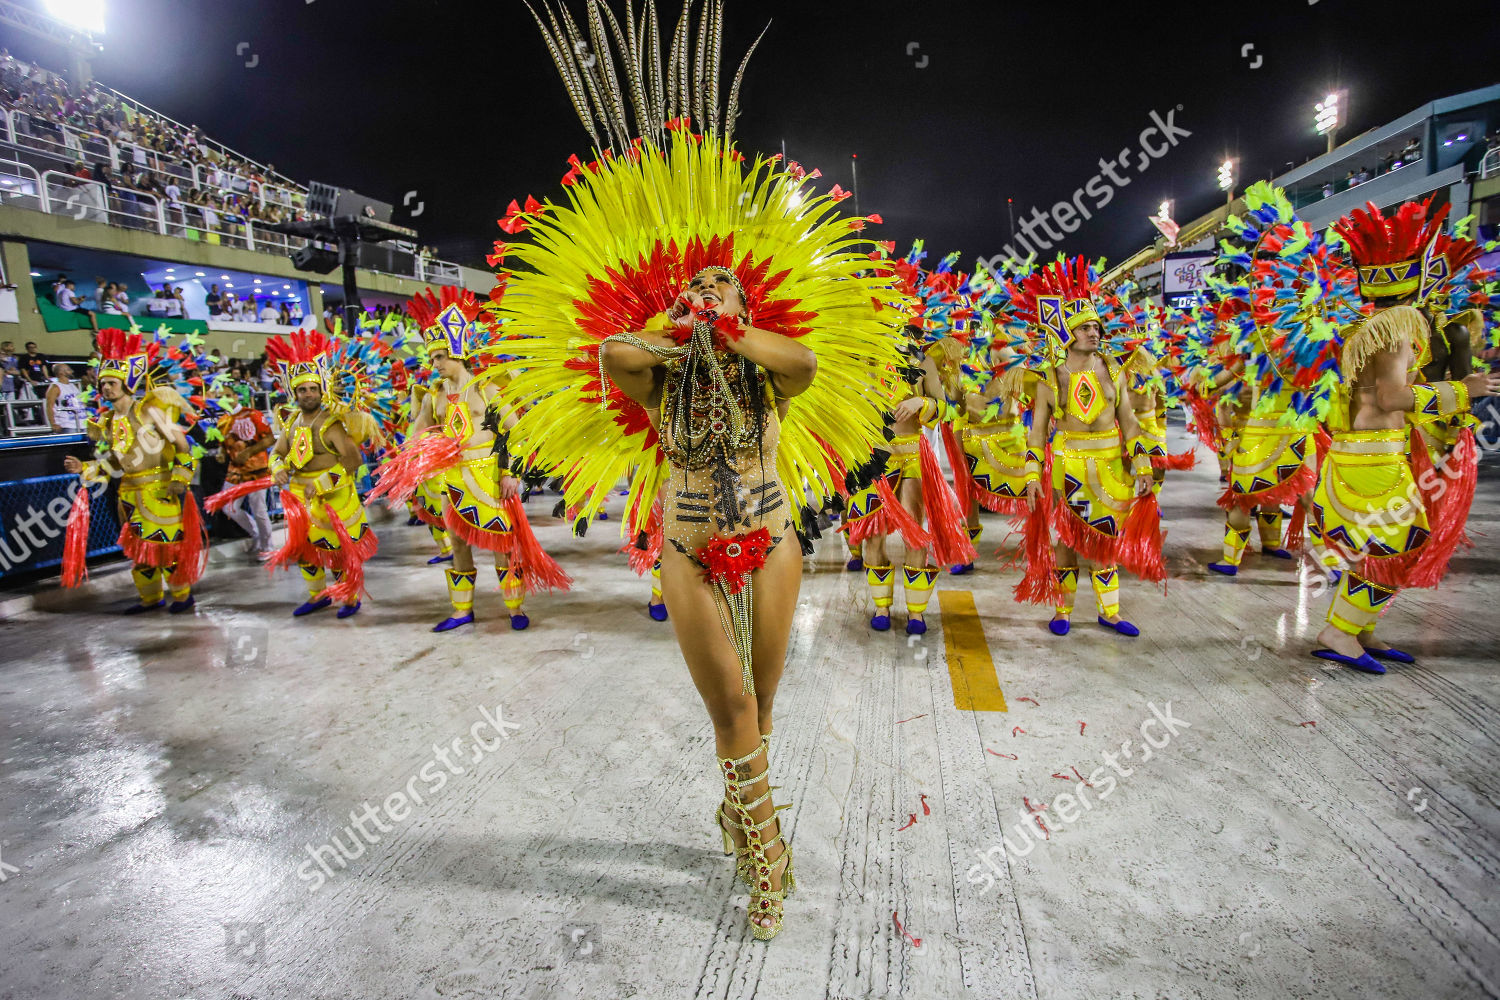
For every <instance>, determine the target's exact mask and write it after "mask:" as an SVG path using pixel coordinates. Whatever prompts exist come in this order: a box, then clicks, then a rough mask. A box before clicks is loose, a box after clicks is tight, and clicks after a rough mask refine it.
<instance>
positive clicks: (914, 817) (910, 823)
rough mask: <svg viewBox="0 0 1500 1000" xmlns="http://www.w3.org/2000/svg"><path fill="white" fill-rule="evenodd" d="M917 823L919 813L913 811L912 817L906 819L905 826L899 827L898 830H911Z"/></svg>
mask: <svg viewBox="0 0 1500 1000" xmlns="http://www.w3.org/2000/svg"><path fill="white" fill-rule="evenodd" d="M916 825H917V814H916V813H912V814H911V819H909V820H907V821H906V825H905V826H903V827H900V828H899V829H897V830H896V832H897V833H900V832H901V831H902V830H910V829H911V828H912V827H914V826H916Z"/></svg>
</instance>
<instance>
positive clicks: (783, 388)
mask: <svg viewBox="0 0 1500 1000" xmlns="http://www.w3.org/2000/svg"><path fill="white" fill-rule="evenodd" d="M729 349H730V350H731V351H733V352H734V353H736V354H738V355H740V356H742V357H745V358H749V359H750V360H751V361H753V362H755V363H756V364H757V365H759V366H760V367H762V368H764V369H765V370H766V371H768V372H770V373H771V384H772V385H773V386H775V388H776V395H777V396H779V397H780V398H782V399H791V398H792V397H793V396H797V395H800V394H802V393H804V392H806V391H807V388H808V386H810V385H812V381H813V377H814V376H816V375H817V374H818V356H817V355H816V354H814V353H813V352H812V350H811V349H810V348H808V347H804V346H803V345H802V344H799V343H798V342H797V341H796V340H795V339H793V338H792V337H787V336H784V335H782V334H779V333H772V332H770V331H769V330H757V329H755V328H754V327H746V328H745V332H744V335H743V336H740V337H736V338H734V339H732V340H730V341H729Z"/></svg>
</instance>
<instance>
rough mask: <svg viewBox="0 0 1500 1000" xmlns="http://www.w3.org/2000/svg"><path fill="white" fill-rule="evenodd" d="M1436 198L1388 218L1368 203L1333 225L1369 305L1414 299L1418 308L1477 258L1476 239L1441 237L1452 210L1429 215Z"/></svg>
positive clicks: (1412, 204)
mask: <svg viewBox="0 0 1500 1000" xmlns="http://www.w3.org/2000/svg"><path fill="white" fill-rule="evenodd" d="M1433 197H1434V196H1433V195H1428V196H1427V197H1426V198H1425V199H1423V200H1422V201H1408V202H1405V203H1404V204H1402V206H1401V207H1400V208H1398V209H1397V210H1396V213H1395V214H1394V215H1392V216H1389V217H1388V216H1386V215H1385V214H1384V213H1382V212H1381V210H1380V208H1379V206H1377V205H1376V204H1375V203H1374V202H1373V201H1370V202H1365V210H1364V211H1361V210H1360V209H1357V208H1356V209H1355V210H1354V211H1352V212H1350V213H1349V214H1348V215H1346V216H1344V217H1343V218H1342V219H1340V220H1339V221H1338V222H1336V223H1334V226H1333V228H1334V230H1335V231H1336V232H1337V233H1338V234H1339V236H1341V237H1343V239H1344V242H1345V244H1346V245H1347V246H1348V247H1349V255H1350V256H1351V257H1353V258H1354V264H1355V266H1356V267H1357V268H1358V270H1359V294H1360V296H1361V297H1363V298H1364V299H1365V300H1366V301H1370V300H1374V299H1383V298H1406V297H1408V296H1410V295H1415V296H1416V297H1417V301H1418V303H1419V304H1420V303H1421V302H1424V301H1426V299H1427V297H1428V296H1429V295H1430V294H1431V293H1432V292H1433V290H1435V289H1436V288H1437V287H1438V286H1440V285H1442V284H1444V283H1445V282H1446V281H1447V280H1448V279H1449V278H1451V277H1452V276H1453V274H1454V272H1456V271H1457V270H1458V269H1459V268H1460V267H1463V266H1464V265H1465V264H1468V263H1470V262H1471V261H1473V260H1474V259H1475V258H1477V257H1478V256H1479V247H1478V246H1476V245H1475V244H1474V242H1473V241H1472V240H1464V239H1451V238H1449V237H1448V236H1446V235H1444V234H1443V220H1444V219H1445V218H1447V216H1448V209H1449V207H1450V206H1448V205H1443V206H1441V207H1439V208H1438V210H1437V211H1436V212H1433V213H1432V214H1431V215H1430V216H1429V215H1428V210H1429V208H1430V207H1431V205H1432V199H1433Z"/></svg>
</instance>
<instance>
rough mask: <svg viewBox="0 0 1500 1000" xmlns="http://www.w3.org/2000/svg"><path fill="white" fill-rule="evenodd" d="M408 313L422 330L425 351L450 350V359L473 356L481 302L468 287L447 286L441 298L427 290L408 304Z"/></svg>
mask: <svg viewBox="0 0 1500 1000" xmlns="http://www.w3.org/2000/svg"><path fill="white" fill-rule="evenodd" d="M406 311H407V312H408V313H410V314H411V317H412V319H414V320H416V321H417V326H418V327H419V328H420V329H421V331H422V346H423V348H424V349H426V350H428V351H431V350H433V349H434V348H436V349H439V350H444V351H447V352H448V356H449V357H451V358H453V359H455V360H459V361H462V360H464V359H465V358H467V357H469V356H470V354H472V353H473V350H474V347H475V346H476V345H475V339H476V338H475V336H474V334H475V327H474V320H475V319H476V318H477V317H478V316H479V300H478V299H477V298H475V296H474V293H473V292H471V291H469V290H468V289H467V288H454V287H453V286H452V285H444V286H443V289H442V294H441V296H438V295H434V294H432V289H430V288H424V289H422V290H421V291H420V292H418V293H417V294H416V295H415V296H413V297H412V299H411V300H410V301H409V302H407V303H406Z"/></svg>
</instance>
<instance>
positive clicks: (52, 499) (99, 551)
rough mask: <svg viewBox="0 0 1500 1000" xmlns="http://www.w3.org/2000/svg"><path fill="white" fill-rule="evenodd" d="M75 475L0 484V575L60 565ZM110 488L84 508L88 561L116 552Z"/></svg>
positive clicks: (115, 522) (116, 526)
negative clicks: (94, 557) (86, 517)
mask: <svg viewBox="0 0 1500 1000" xmlns="http://www.w3.org/2000/svg"><path fill="white" fill-rule="evenodd" d="M77 483H78V477H77V476H71V475H63V476H37V477H35V478H32V479H16V480H13V481H11V482H8V483H4V482H0V577H5V576H12V575H14V574H17V573H27V572H32V571H35V570H42V569H48V568H50V567H53V566H56V565H58V564H59V563H61V562H62V554H63V538H64V537H65V533H66V526H67V521H68V511H69V510H70V509H71V507H72V505H73V489H74V486H75V484H77ZM119 535H120V522H119V520H118V518H117V516H116V510H115V490H114V488H113V487H112V486H111V487H110V488H109V489H105V490H100V491H99V492H97V493H95V494H94V497H93V501H92V503H91V504H90V507H89V540H88V554H89V556H90V557H93V556H102V555H107V554H109V553H111V552H118V551H120V545H119V541H118V539H119Z"/></svg>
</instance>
